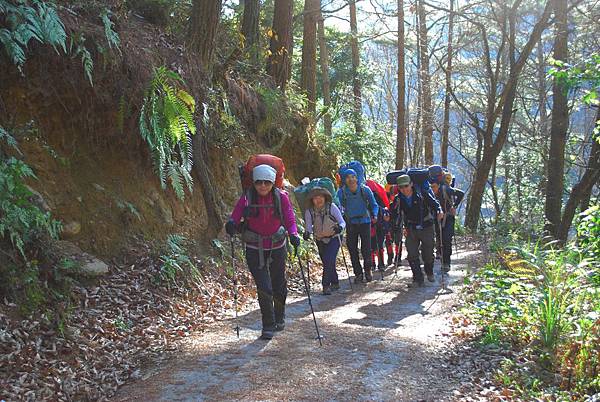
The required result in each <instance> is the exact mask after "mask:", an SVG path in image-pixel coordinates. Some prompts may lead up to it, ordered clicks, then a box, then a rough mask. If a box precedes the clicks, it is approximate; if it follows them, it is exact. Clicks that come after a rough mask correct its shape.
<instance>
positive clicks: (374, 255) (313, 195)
mask: <svg viewBox="0 0 600 402" xmlns="http://www.w3.org/2000/svg"><path fill="white" fill-rule="evenodd" d="M284 172H285V167H284V164H283V161H282V160H281V159H280V158H278V157H275V156H272V155H266V154H262V155H253V156H252V157H250V159H249V160H248V162H247V163H246V164H245V165H243V166H241V167H240V177H241V180H242V187H243V190H244V193H243V194H242V196H241V197H240V199H239V200H238V202H237V204H236V206H235V208H234V210H233V212H232V214H231V217H230V219H229V220H228V222H227V223H226V225H225V230H226V232H227V234H228V235H230V236H231V237H232V238H233V236H235V235H236V234H240V235H241V239H242V241H243V242H244V244H245V257H246V263H247V265H248V268H249V270H250V272H251V274H252V277H253V279H254V282H255V284H256V288H257V294H258V303H259V306H260V311H261V314H262V334H261V338H263V339H271V338H272V337H273V336H274V333H275V332H277V331H283V330H284V328H285V302H286V297H287V280H286V272H285V269H286V260H287V258H288V248H287V247H286V246H287V244H288V239H289V244H290V245H291V246H292V247H293V249H294V255H295V256H297V252H298V247H299V246H300V243H301V238H300V234H299V230H298V225H297V224H296V216H295V213H294V207H293V204H292V201H291V200H290V197H289V195H288V193H287V192H286V191H284V190H283V181H284V179H283V176H284ZM336 181H337V185H338V187H339V188H338V189H337V191H336V189H335V186H334V183H333V180H331V179H330V178H317V179H313V180H312V181H309V180H307V179H306V180H305V181H303V184H302V185H301V186H299V187H297V188H296V189H295V190H294V194H295V195H296V199H297V201H298V204H299V206H300V208H301V210H302V212H303V217H304V232H303V233H302V237H303V239H304V241H305V242H308V241H310V240H311V238H312V239H313V240H314V242H315V243H316V246H317V249H318V252H319V257H320V259H321V261H322V264H323V274H322V281H321V283H322V286H323V289H322V291H323V294H324V295H330V294H331V293H332V291H335V290H338V289H339V288H340V282H339V278H338V274H337V269H336V262H337V256H338V252H339V251H340V248H341V247H342V244H343V241H342V240H343V235H344V232H345V237H346V247H347V248H348V251H349V254H350V260H351V265H352V269H353V272H354V283H356V284H358V283H363V282H371V281H372V280H373V270H374V269H377V270H379V271H381V275H382V277H383V272H384V271H385V269H386V267H387V266H390V265H395V266H396V268H397V266H398V264H399V263H400V260H401V255H402V239H403V238H404V239H405V241H404V245H405V246H406V251H407V260H408V264H409V266H410V268H411V271H412V283H411V284H410V285H409V286H410V287H422V286H424V283H425V277H426V278H427V280H428V281H429V282H435V276H434V271H433V266H434V261H435V255H434V248H435V249H436V251H437V256H438V257H439V258H440V259H441V264H442V265H441V266H442V270H441V271H442V272H441V275H442V279H443V276H444V274H445V273H447V272H449V271H450V259H451V254H452V240H453V236H454V221H455V217H456V209H457V208H458V206H459V204H460V202H461V201H462V199H463V196H464V192H463V191H461V190H459V189H457V188H455V187H454V183H453V181H454V179H453V177H452V174H451V173H449V172H448V171H447V170H446V169H444V168H443V167H442V166H439V165H432V166H429V167H428V168H410V169H402V170H395V171H392V172H389V173H388V174H387V175H386V181H387V184H386V186H385V187H384V186H381V185H380V184H379V183H377V182H376V181H374V180H368V179H366V173H365V168H364V166H363V165H362V164H361V163H360V162H358V161H352V162H349V163H347V164H345V165H343V166H341V167H340V168H339V170H338V173H337V175H336ZM385 251H387V261H385V262H384V254H386V253H385ZM361 256H362V263H361ZM421 261H422V262H423V268H421ZM376 263H377V264H376ZM423 271H424V273H423ZM307 292H308V288H307ZM309 301H310V294H309ZM311 307H312V304H311Z"/></svg>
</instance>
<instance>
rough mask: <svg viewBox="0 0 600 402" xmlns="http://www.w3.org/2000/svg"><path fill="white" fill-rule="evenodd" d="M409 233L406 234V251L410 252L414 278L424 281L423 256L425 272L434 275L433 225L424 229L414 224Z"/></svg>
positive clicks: (409, 258)
mask: <svg viewBox="0 0 600 402" xmlns="http://www.w3.org/2000/svg"><path fill="white" fill-rule="evenodd" d="M407 230H408V234H407V236H406V242H405V243H406V251H407V252H408V263H409V264H410V268H411V270H412V274H413V280H414V281H415V282H421V283H422V282H423V272H422V271H421V260H420V259H419V252H420V257H421V258H423V264H424V267H423V268H424V269H425V273H426V274H427V275H433V262H434V256H433V245H434V239H433V235H434V229H433V225H431V224H430V225H429V226H427V227H424V228H422V229H417V228H415V227H414V226H411V227H408V228H407Z"/></svg>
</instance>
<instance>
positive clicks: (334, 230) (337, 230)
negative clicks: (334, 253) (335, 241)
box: [333, 225, 342, 235]
mask: <svg viewBox="0 0 600 402" xmlns="http://www.w3.org/2000/svg"><path fill="white" fill-rule="evenodd" d="M333 233H335V234H336V235H339V234H340V233H342V227H341V226H340V225H335V226H334V227H333Z"/></svg>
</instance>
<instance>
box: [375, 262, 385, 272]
mask: <svg viewBox="0 0 600 402" xmlns="http://www.w3.org/2000/svg"><path fill="white" fill-rule="evenodd" d="M377 270H379V271H381V272H383V271H385V265H383V264H381V265H379V266H378V267H377Z"/></svg>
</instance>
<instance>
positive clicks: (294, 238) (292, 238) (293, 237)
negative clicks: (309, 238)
mask: <svg viewBox="0 0 600 402" xmlns="http://www.w3.org/2000/svg"><path fill="white" fill-rule="evenodd" d="M290 243H292V246H294V248H298V246H300V236H298V235H290Z"/></svg>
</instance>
